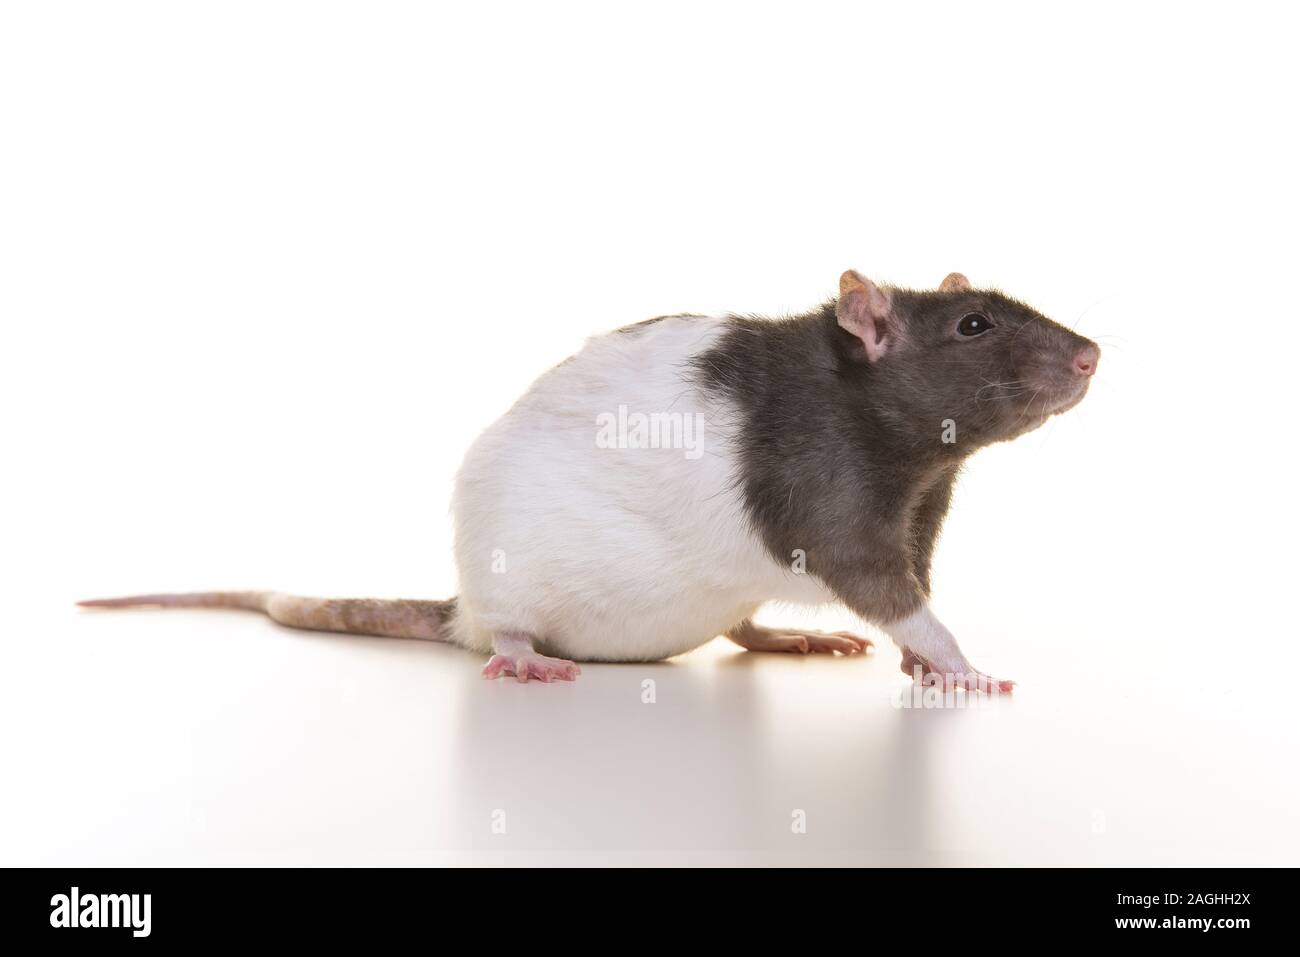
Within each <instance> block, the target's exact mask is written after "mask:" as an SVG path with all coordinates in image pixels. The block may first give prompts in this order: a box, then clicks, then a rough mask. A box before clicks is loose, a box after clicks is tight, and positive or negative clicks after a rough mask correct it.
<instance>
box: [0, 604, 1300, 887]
mask: <svg viewBox="0 0 1300 957" xmlns="http://www.w3.org/2000/svg"><path fill="white" fill-rule="evenodd" d="M74 617H75V620H71V621H68V622H67V623H66V628H65V630H63V631H62V634H61V636H59V637H57V638H53V639H51V641H50V642H48V643H46V644H44V645H33V646H31V647H29V648H28V649H27V652H26V653H27V655H28V659H27V660H26V661H25V662H23V663H22V664H23V667H24V668H25V669H26V673H27V675H28V677H29V679H30V680H28V681H24V682H21V683H19V682H13V681H12V677H13V672H10V684H11V686H10V688H9V689H8V690H9V697H8V699H7V705H6V707H7V710H8V709H13V711H14V712H15V713H16V712H17V711H19V710H21V711H23V712H24V716H23V719H22V720H21V721H19V720H17V719H16V718H15V716H14V714H9V715H7V716H6V724H7V726H8V727H9V728H10V729H11V730H12V729H14V728H21V729H23V733H21V734H18V735H12V734H11V735H7V737H6V748H7V751H8V753H7V754H6V755H5V757H6V767H7V768H8V769H9V770H10V771H11V772H12V773H13V777H12V778H11V780H13V781H15V782H18V783H19V788H18V789H17V791H16V792H15V793H12V794H11V795H10V798H9V799H8V800H9V801H10V802H11V803H13V804H14V805H15V806H13V807H11V808H9V813H8V814H6V816H5V824H4V831H3V832H0V834H2V835H3V838H4V845H3V846H4V852H5V854H4V856H5V863H18V864H65V865H66V864H83V865H89V864H137V865H138V864H191V863H213V864H234V863H279V864H286V863H316V864H360V863H404V864H420V863H489V862H506V863H529V862H537V863H540V862H564V863H596V862H608V863H637V862H648V863H669V862H680V863H717V864H721V863H788V864H904V865H912V864H915V865H945V864H1031V863H1041V864H1082V865H1089V864H1122V865H1128V864H1150V865H1155V864H1280V863H1284V862H1288V861H1289V862H1294V860H1295V859H1296V851H1297V846H1298V844H1297V825H1296V823H1295V820H1294V817H1293V815H1292V813H1291V810H1292V808H1293V807H1294V799H1295V772H1294V770H1293V768H1292V766H1291V762H1290V757H1291V751H1292V750H1293V743H1294V739H1293V738H1292V737H1291V733H1292V731H1291V729H1293V728H1294V727H1295V722H1294V717H1295V713H1296V712H1295V708H1294V706H1293V705H1290V704H1289V703H1287V704H1285V705H1279V703H1278V701H1276V700H1270V701H1264V700H1263V699H1262V698H1260V692H1259V689H1252V688H1251V687H1249V685H1248V684H1246V683H1240V684H1238V683H1237V681H1238V678H1241V679H1248V675H1247V674H1246V672H1244V671H1243V672H1241V674H1240V675H1234V672H1233V671H1232V670H1231V669H1230V668H1228V667H1226V666H1224V665H1220V666H1218V667H1216V669H1215V670H1214V673H1213V674H1211V672H1210V671H1203V672H1201V673H1200V677H1199V678H1198V676H1197V674H1195V673H1189V674H1188V675H1186V676H1184V680H1182V681H1178V680H1176V679H1177V678H1178V676H1177V675H1175V674H1170V675H1168V677H1167V679H1166V680H1165V681H1164V682H1163V683H1160V684H1155V685H1153V684H1152V683H1151V682H1149V681H1147V680H1146V679H1144V678H1143V677H1142V674H1143V670H1144V669H1142V668H1141V667H1136V668H1134V669H1133V671H1132V673H1131V677H1125V675H1127V674H1129V673H1128V672H1122V673H1120V677H1119V678H1118V679H1116V676H1115V674H1113V673H1111V674H1110V678H1109V679H1108V683H1105V684H1102V683H1100V679H1101V677H1102V676H1103V675H1104V674H1106V673H1107V669H1106V668H1104V667H1103V666H1102V665H1101V663H1100V662H1098V663H1096V664H1095V665H1094V664H1092V663H1089V662H1074V663H1073V664H1072V671H1071V672H1070V675H1071V677H1070V680H1069V681H1062V680H1060V678H1059V677H1058V678H1057V679H1056V683H1055V684H1053V683H1052V681H1051V679H1050V675H1051V674H1052V673H1053V672H1052V668H1053V667H1059V666H1060V662H1053V661H1051V660H1050V657H1049V656H1048V655H1047V654H1046V652H1045V651H1044V650H1043V649H1042V648H1038V649H1037V650H1036V651H1035V650H1034V649H1020V651H1023V652H1024V655H1023V658H1022V662H1021V663H1022V667H1020V668H1018V669H1016V671H1015V674H1014V677H1016V678H1018V679H1020V681H1021V685H1020V688H1019V690H1018V692H1017V694H1016V695H1015V696H1014V697H1013V698H1011V699H1001V700H997V701H995V702H992V703H990V704H988V705H986V706H984V707H980V708H976V709H963V710H954V709H946V710H914V709H900V708H899V707H897V701H898V699H899V696H900V695H901V694H903V693H904V692H905V691H906V689H907V688H908V681H907V679H906V678H905V677H904V676H903V675H902V674H901V673H899V672H898V671H897V653H896V652H895V651H893V649H891V648H889V647H887V646H886V647H884V648H881V649H880V650H879V651H878V652H877V653H876V654H874V655H872V656H869V657H862V658H850V659H844V658H825V657H809V658H801V657H794V656H785V655H762V654H752V653H746V652H742V651H741V650H739V649H738V648H734V647H732V646H731V645H729V644H728V643H726V642H725V641H718V642H715V643H713V644H711V645H709V646H707V647H705V648H704V649H701V650H700V651H698V652H696V653H694V654H691V655H688V656H685V657H683V658H680V659H677V660H674V661H672V662H668V663H663V664H653V665H588V666H586V667H585V668H584V673H583V675H582V677H581V678H580V679H579V681H578V682H576V683H574V684H572V685H569V684H558V685H550V686H546V685H541V684H537V683H532V684H529V685H526V686H521V685H519V684H517V683H516V682H513V681H497V682H485V681H483V680H481V679H480V678H479V677H478V670H479V668H480V667H481V661H479V660H478V658H477V657H475V656H472V655H470V654H468V653H465V652H462V651H460V650H458V649H455V648H449V647H446V646H441V645H436V644H426V643H420V642H401V641H389V640H384V639H364V638H346V637H344V638H340V637H334V636H323V635H315V634H309V633H298V632H291V631H287V630H284V629H280V628H278V627H276V626H274V625H272V624H270V623H269V622H267V621H264V620H261V619H258V618H256V617H253V616H243V615H238V614H233V615H232V614H221V613H203V612H196V613H177V614H168V613H148V612H145V613H129V614H96V615H88V614H83V615H77V616H74ZM1061 647H1068V646H1061ZM1005 657H1012V656H1011V655H1010V653H1009V652H1008V654H1007V656H1005ZM142 660H149V661H150V662H151V666H150V670H149V672H148V674H149V675H150V676H151V677H142V676H141V672H139V671H138V670H134V669H133V668H132V667H131V664H132V662H133V661H134V662H138V661H142ZM1139 664H1140V663H1139ZM1057 673H1058V674H1059V672H1057ZM56 674H58V675H61V676H62V677H61V679H60V680H55V677H54V676H55V675H56ZM165 674H169V675H171V678H170V680H168V681H166V682H162V683H160V681H159V678H158V676H159V675H165ZM647 681H652V682H653V683H654V702H653V703H647V702H646V701H645V700H643V699H644V698H645V697H646V694H645V689H646V685H645V684H644V683H645V682H647ZM1198 682H1200V683H1199V684H1198ZM36 688H43V689H47V690H46V692H45V693H44V694H43V695H38V694H37V693H36V692H34V691H28V690H26V689H36ZM50 688H54V689H56V690H55V691H54V693H53V695H50V694H49V693H48V689H50ZM1264 713H1268V714H1269V715H1271V717H1270V718H1269V719H1268V721H1264V720H1262V715H1263V714H1264ZM15 722H16V723H15ZM797 817H799V818H801V819H802V820H803V821H805V822H806V832H805V833H795V832H794V829H793V828H792V824H793V823H794V822H795V820H796V818H797ZM494 824H495V830H494ZM502 825H504V833H498V832H496V831H499V830H500V829H501V828H502Z"/></svg>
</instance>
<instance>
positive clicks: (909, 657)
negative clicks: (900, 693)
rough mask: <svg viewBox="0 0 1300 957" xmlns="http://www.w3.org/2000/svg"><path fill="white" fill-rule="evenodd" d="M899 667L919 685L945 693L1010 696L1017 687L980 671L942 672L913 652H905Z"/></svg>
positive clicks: (1013, 683)
mask: <svg viewBox="0 0 1300 957" xmlns="http://www.w3.org/2000/svg"><path fill="white" fill-rule="evenodd" d="M899 667H900V668H901V670H902V672H903V674H905V675H911V676H912V680H913V681H914V682H916V683H917V684H925V685H931V686H933V687H936V688H943V690H944V691H955V690H956V689H957V688H965V689H966V690H967V691H982V692H983V693H984V694H1010V693H1011V689H1012V688H1014V687H1015V686H1016V683H1015V682H1014V681H1006V680H1003V679H998V678H991V677H989V676H988V675H986V674H984V673H983V672H980V671H940V670H939V669H937V668H935V667H934V666H933V665H931V664H930V663H929V662H928V661H926V660H925V659H924V658H922V657H921V656H920V655H917V654H915V653H913V652H911V651H904V652H903V660H902V662H901V663H900V665H899Z"/></svg>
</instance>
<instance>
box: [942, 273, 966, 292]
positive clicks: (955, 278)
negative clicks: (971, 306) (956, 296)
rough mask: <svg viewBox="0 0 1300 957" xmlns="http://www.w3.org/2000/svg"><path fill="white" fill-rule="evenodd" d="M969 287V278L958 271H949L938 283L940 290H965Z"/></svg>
mask: <svg viewBox="0 0 1300 957" xmlns="http://www.w3.org/2000/svg"><path fill="white" fill-rule="evenodd" d="M968 289H970V280H969V279H967V278H966V277H965V276H963V275H962V274H961V273H959V272H950V273H948V275H946V276H944V277H943V282H941V283H939V291H940V292H965V291H966V290H968Z"/></svg>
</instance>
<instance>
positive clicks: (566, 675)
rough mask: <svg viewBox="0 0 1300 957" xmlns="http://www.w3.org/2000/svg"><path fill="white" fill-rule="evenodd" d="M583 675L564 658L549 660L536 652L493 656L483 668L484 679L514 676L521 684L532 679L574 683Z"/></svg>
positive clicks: (579, 669) (580, 670)
mask: <svg viewBox="0 0 1300 957" xmlns="http://www.w3.org/2000/svg"><path fill="white" fill-rule="evenodd" d="M580 674H582V669H581V668H579V667H578V666H577V665H576V664H574V663H573V662H572V661H565V660H564V659H563V658H548V657H546V655H539V654H537V652H535V651H530V652H525V653H523V654H518V655H493V656H492V657H491V658H489V659H488V663H487V664H486V665H485V666H484V668H483V677H484V678H497V677H500V676H501V675H514V676H515V677H516V678H517V679H518V680H519V681H520V682H521V683H522V682H525V681H527V680H528V679H530V678H532V679H534V680H536V681H545V682H548V683H549V682H551V681H556V680H559V681H572V680H573V679H574V678H576V677H578V675H580Z"/></svg>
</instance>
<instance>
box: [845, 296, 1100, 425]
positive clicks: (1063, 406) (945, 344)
mask: <svg viewBox="0 0 1300 957" xmlns="http://www.w3.org/2000/svg"><path fill="white" fill-rule="evenodd" d="M835 316H836V319H837V320H838V322H839V324H840V326H841V327H842V328H843V329H844V330H846V331H848V332H850V333H852V334H853V336H854V337H856V342H854V341H852V340H848V343H849V349H850V352H851V354H852V356H853V358H854V359H855V360H856V361H858V362H860V363H861V369H860V372H861V374H862V375H863V376H864V377H866V378H869V380H870V383H871V386H870V388H871V393H872V395H873V397H874V398H873V402H875V401H879V402H880V403H881V406H880V410H881V412H882V414H884V415H886V416H888V417H890V419H891V420H892V421H894V422H895V423H896V424H898V425H900V426H904V427H906V428H908V429H911V430H920V431H921V432H922V433H924V432H925V431H927V430H933V432H934V434H935V435H936V436H937V437H938V436H945V437H944V438H940V441H942V442H947V443H950V444H951V445H952V446H953V448H954V451H956V450H962V451H969V450H971V449H974V448H977V447H979V446H983V445H988V444H989V443H991V442H1002V441H1005V440H1007V439H1013V438H1015V437H1016V436H1018V435H1023V434H1024V433H1025V432H1028V431H1030V430H1031V429H1035V428H1037V427H1038V426H1040V425H1042V424H1043V422H1045V421H1046V420H1047V419H1048V418H1049V417H1050V416H1052V415H1056V414H1057V413H1060V412H1064V411H1065V410H1067V409H1069V408H1072V407H1073V406H1075V405H1076V404H1078V402H1079V401H1080V400H1082V399H1083V397H1084V394H1085V393H1087V391H1088V383H1089V381H1090V379H1091V377H1092V374H1093V373H1094V372H1095V371H1096V369H1097V361H1098V359H1099V357H1100V354H1101V352H1100V350H1099V349H1098V348H1097V344H1096V343H1094V342H1092V341H1091V340H1089V339H1085V338H1084V337H1083V336H1081V335H1078V334H1077V333H1074V332H1072V331H1070V330H1069V329H1066V328H1065V327H1064V326H1061V325H1058V324H1057V323H1055V322H1052V320H1050V319H1048V318H1047V317H1046V316H1043V315H1041V314H1040V313H1038V312H1036V311H1035V310H1033V309H1031V308H1030V307H1029V306H1026V305H1025V304H1024V303H1022V302H1018V301H1016V300H1015V299H1011V298H1009V297H1008V296H1004V295H1003V294H1002V293H1000V292H995V291H991V290H980V289H973V288H971V284H970V282H969V281H968V280H967V279H966V277H965V276H963V275H961V274H960V273H952V274H951V275H949V276H948V277H947V278H946V279H944V281H943V282H942V284H940V286H939V288H938V290H936V291H933V292H929V291H915V290H909V289H892V288H883V287H880V286H877V285H875V284H874V283H872V282H871V281H870V280H869V279H864V278H863V277H862V276H860V275H859V274H858V273H856V272H853V271H849V272H846V273H845V274H844V275H843V276H841V277H840V297H839V299H838V300H837V301H836V304H835Z"/></svg>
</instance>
